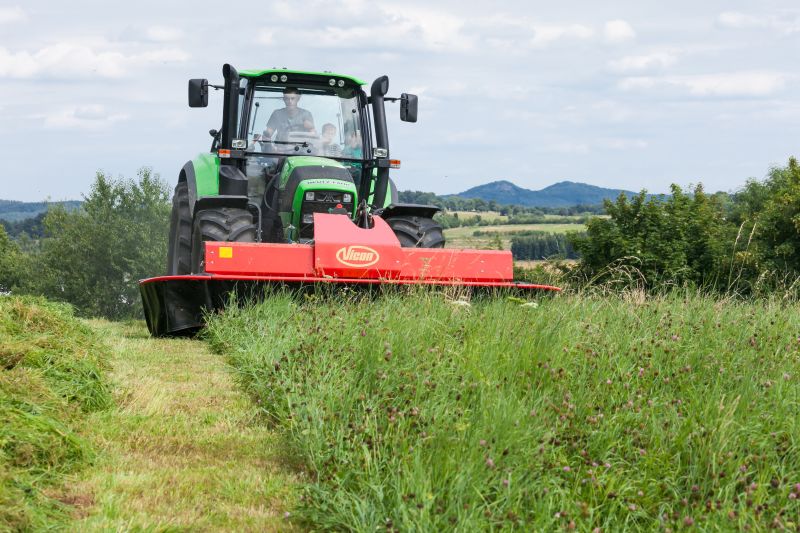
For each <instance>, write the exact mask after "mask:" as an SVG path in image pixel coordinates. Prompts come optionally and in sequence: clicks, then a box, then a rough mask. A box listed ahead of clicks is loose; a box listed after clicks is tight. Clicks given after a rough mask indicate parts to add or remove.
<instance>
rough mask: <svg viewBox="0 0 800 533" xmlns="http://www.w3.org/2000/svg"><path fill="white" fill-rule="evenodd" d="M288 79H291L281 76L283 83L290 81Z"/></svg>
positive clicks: (284, 75)
mask: <svg viewBox="0 0 800 533" xmlns="http://www.w3.org/2000/svg"><path fill="white" fill-rule="evenodd" d="M288 79H289V78H287V77H286V74H282V75H281V81H282V82H284V83H286V80H288Z"/></svg>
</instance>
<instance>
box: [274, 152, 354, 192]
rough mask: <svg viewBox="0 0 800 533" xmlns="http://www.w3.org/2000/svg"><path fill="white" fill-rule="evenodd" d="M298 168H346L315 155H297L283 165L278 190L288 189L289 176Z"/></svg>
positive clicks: (332, 160)
mask: <svg viewBox="0 0 800 533" xmlns="http://www.w3.org/2000/svg"><path fill="white" fill-rule="evenodd" d="M297 167H335V168H344V165H342V164H341V163H340V162H338V161H336V160H335V159H328V158H327V157H317V156H314V155H297V156H292V157H288V158H287V159H286V163H284V165H283V170H282V171H281V178H280V179H279V180H278V188H279V189H280V190H283V189H285V188H286V183H287V182H288V181H289V176H291V175H292V172H293V171H294V169H296V168H297Z"/></svg>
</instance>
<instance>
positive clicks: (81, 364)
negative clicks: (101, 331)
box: [0, 296, 111, 530]
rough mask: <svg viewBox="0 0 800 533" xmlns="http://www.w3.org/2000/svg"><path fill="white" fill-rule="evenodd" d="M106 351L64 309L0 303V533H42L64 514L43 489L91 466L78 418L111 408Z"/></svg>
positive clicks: (40, 303) (3, 299) (24, 301)
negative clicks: (30, 532)
mask: <svg viewBox="0 0 800 533" xmlns="http://www.w3.org/2000/svg"><path fill="white" fill-rule="evenodd" d="M106 355H107V352H106V348H105V346H104V345H103V344H102V343H101V342H100V340H99V339H98V338H97V336H96V335H95V334H94V333H93V332H92V331H91V330H90V329H89V328H88V327H87V326H85V325H84V324H83V323H81V322H80V321H78V320H77V319H76V318H75V317H74V316H73V315H72V311H71V309H70V308H69V307H68V306H65V305H60V304H53V303H48V302H46V301H45V300H43V299H33V298H17V297H11V296H0V530H41V529H48V528H52V527H55V526H56V525H58V524H59V523H61V522H63V520H64V519H65V517H66V512H65V511H66V509H65V508H64V506H63V505H61V504H60V503H59V502H58V501H56V500H54V499H52V498H48V497H46V496H45V495H44V494H43V490H46V489H47V488H48V487H50V486H51V485H53V484H54V483H55V482H57V481H59V480H60V479H61V476H62V475H63V474H64V473H66V472H69V471H71V470H73V469H74V468H76V467H77V466H79V465H82V464H84V463H86V462H87V461H89V460H90V459H91V456H92V453H91V449H90V448H89V446H88V445H87V443H86V442H85V441H84V440H83V439H82V438H81V437H79V436H77V435H76V433H75V429H74V428H75V427H76V426H77V425H78V424H79V421H80V418H81V417H82V416H83V415H84V414H85V413H88V412H93V411H96V410H99V409H104V408H105V407H107V406H109V405H110V404H111V396H110V393H109V388H108V384H107V383H106V381H105V380H104V379H103V376H102V368H103V361H104V359H105V357H106Z"/></svg>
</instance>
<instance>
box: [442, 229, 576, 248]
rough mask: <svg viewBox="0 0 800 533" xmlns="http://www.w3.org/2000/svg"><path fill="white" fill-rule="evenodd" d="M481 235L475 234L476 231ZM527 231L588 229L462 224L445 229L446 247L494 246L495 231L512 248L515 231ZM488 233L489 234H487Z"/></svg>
mask: <svg viewBox="0 0 800 533" xmlns="http://www.w3.org/2000/svg"><path fill="white" fill-rule="evenodd" d="M476 231H477V232H479V233H480V235H478V236H475V232H476ZM525 231H544V232H547V233H567V232H570V231H586V226H585V225H583V224H502V225H496V226H462V227H460V228H450V229H446V230H444V238H445V247H446V248H477V249H485V248H494V247H496V241H497V239H496V237H495V235H494V234H495V233H496V234H499V236H500V242H501V243H502V245H503V249H504V250H509V249H511V237H512V236H513V234H514V233H519V232H525ZM487 233H488V234H487Z"/></svg>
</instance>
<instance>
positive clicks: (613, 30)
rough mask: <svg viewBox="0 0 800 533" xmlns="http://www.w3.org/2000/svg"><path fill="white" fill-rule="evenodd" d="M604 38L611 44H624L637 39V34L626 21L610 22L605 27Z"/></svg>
mask: <svg viewBox="0 0 800 533" xmlns="http://www.w3.org/2000/svg"><path fill="white" fill-rule="evenodd" d="M603 36H604V37H605V39H606V41H608V42H610V43H622V42H625V41H630V40H632V39H634V38H635V37H636V32H635V31H634V30H633V27H631V25H630V24H628V22H626V21H624V20H609V21H608V22H606V23H605V25H604V26H603Z"/></svg>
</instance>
